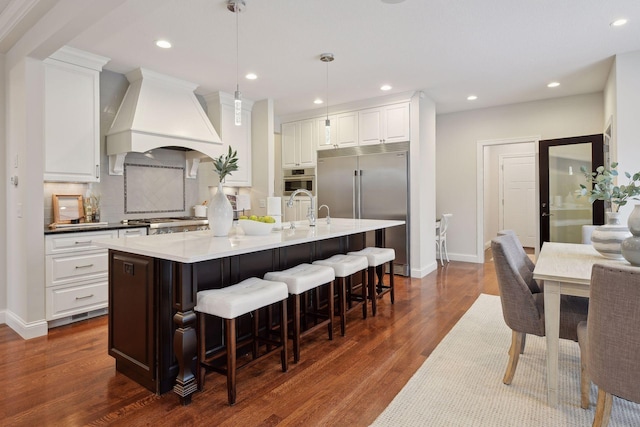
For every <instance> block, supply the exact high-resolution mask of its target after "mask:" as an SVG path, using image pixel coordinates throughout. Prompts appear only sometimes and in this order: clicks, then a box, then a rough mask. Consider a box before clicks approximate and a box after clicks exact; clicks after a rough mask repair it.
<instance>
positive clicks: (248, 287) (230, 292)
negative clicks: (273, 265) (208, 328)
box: [195, 277, 289, 319]
mask: <svg viewBox="0 0 640 427" xmlns="http://www.w3.org/2000/svg"><path fill="white" fill-rule="evenodd" d="M288 296H289V291H288V288H287V284H286V283H284V282H274V281H270V280H263V279H260V278H258V277H251V278H249V279H246V280H243V281H242V282H240V283H238V284H235V285H232V286H227V287H226V288H221V289H209V290H206V291H200V292H198V301H197V304H196V307H195V310H196V311H200V312H202V313H207V314H211V315H213V316H218V317H222V318H224V319H233V318H236V317H238V316H241V315H243V314H245V313H249V312H250V311H254V310H257V309H259V308H262V307H266V306H268V305H271V304H274V303H276V302H278V301H282V300H283V299H287V297H288Z"/></svg>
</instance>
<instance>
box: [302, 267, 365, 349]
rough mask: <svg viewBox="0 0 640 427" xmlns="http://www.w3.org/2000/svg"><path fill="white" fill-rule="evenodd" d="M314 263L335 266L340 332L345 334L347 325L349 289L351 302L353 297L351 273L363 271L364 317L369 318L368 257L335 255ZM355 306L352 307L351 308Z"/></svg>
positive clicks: (362, 298)
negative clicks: (366, 275) (366, 277)
mask: <svg viewBox="0 0 640 427" xmlns="http://www.w3.org/2000/svg"><path fill="white" fill-rule="evenodd" d="M313 264H314V265H324V266H327V267H331V268H333V271H334V273H335V276H336V284H337V286H338V301H339V303H340V306H339V309H340V333H341V334H342V336H344V334H345V330H346V326H347V290H348V291H349V304H351V301H352V300H353V298H352V284H351V275H352V274H355V273H357V272H359V271H361V272H362V273H363V274H362V279H363V280H362V295H361V300H362V317H363V318H365V319H366V318H367V303H366V302H367V286H366V281H365V274H364V272H365V270H366V269H367V267H368V262H367V258H366V257H364V256H354V255H342V254H338V255H334V256H332V257H330V258H327V259H323V260H318V261H314V262H313ZM353 308H355V306H354V307H350V308H349V311H351V309H353Z"/></svg>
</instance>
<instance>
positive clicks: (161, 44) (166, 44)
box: [156, 40, 171, 49]
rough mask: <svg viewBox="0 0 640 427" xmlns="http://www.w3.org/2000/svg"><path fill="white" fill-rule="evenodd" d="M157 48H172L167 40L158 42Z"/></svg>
mask: <svg viewBox="0 0 640 427" xmlns="http://www.w3.org/2000/svg"><path fill="white" fill-rule="evenodd" d="M156 46H158V47H161V48H163V49H169V48H170V47H171V43H170V42H169V41H167V40H156Z"/></svg>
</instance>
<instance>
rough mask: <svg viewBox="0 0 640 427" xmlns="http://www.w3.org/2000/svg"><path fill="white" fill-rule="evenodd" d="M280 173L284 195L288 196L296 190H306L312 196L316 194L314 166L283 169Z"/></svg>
mask: <svg viewBox="0 0 640 427" xmlns="http://www.w3.org/2000/svg"><path fill="white" fill-rule="evenodd" d="M282 175H283V181H284V185H283V186H282V189H283V195H284V196H290V195H291V194H292V193H293V192H294V191H296V190H307V191H309V192H311V194H313V195H314V196H315V195H316V170H315V168H305V169H285V170H284V171H283V173H282Z"/></svg>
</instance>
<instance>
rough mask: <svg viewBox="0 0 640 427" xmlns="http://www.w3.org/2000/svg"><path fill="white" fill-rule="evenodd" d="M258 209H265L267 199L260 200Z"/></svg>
mask: <svg viewBox="0 0 640 427" xmlns="http://www.w3.org/2000/svg"><path fill="white" fill-rule="evenodd" d="M260 207H261V208H266V207H267V199H260Z"/></svg>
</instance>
